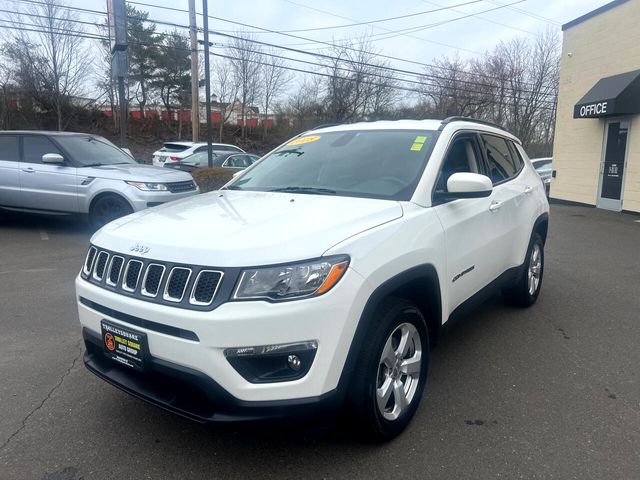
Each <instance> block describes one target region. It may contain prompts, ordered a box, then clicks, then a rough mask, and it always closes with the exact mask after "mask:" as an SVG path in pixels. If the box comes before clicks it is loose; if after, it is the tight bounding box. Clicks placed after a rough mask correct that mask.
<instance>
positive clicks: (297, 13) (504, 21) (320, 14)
mask: <svg viewBox="0 0 640 480" xmlns="http://www.w3.org/2000/svg"><path fill="white" fill-rule="evenodd" d="M2 1H3V0H0V3H1V2H2ZM516 1H517V0H476V1H472V0H394V1H389V0H324V1H322V2H319V1H314V0H209V4H208V5H209V15H213V16H216V17H221V18H224V19H226V20H233V21H236V22H242V23H246V24H249V25H254V26H257V27H263V28H267V29H271V30H277V31H280V32H282V31H287V30H299V29H309V28H320V27H335V26H339V25H346V24H352V23H356V22H370V21H374V20H380V19H385V18H389V17H397V16H405V15H410V14H418V15H413V16H411V17H407V18H401V19H397V20H391V21H384V22H378V23H375V24H373V25H360V26H352V27H348V28H330V29H324V30H319V31H307V32H298V33H291V35H298V36H302V37H305V38H308V39H311V40H319V41H332V40H339V39H342V38H346V37H353V36H356V35H359V34H363V33H369V34H373V35H374V37H373V38H374V39H375V42H374V45H375V48H377V49H378V51H379V52H381V53H382V54H384V55H390V56H394V57H399V58H402V59H405V60H412V61H417V62H421V63H428V62H430V61H431V60H432V59H433V58H434V57H439V56H442V55H449V56H454V55H456V54H458V55H460V56H461V57H474V56H478V55H481V54H482V53H483V52H484V51H486V50H490V49H491V48H493V47H494V46H495V45H496V44H497V43H498V42H500V41H501V40H505V41H506V40H509V39H511V38H513V37H514V36H525V37H530V38H534V37H535V35H537V34H540V33H541V32H543V31H544V30H545V29H547V28H553V29H557V30H558V31H560V26H561V25H562V24H563V23H566V22H568V21H570V20H572V19H574V18H576V17H579V16H581V15H583V14H585V13H587V12H590V11H591V10H593V9H595V8H598V7H600V6H602V5H604V4H606V3H608V1H607V0H562V1H559V0H521V1H520V2H518V3H514V2H516ZM139 2H140V3H146V4H150V5H151V4H153V5H158V6H160V7H162V6H164V7H172V8H177V9H185V10H186V9H187V8H188V0H139ZM70 3H71V4H72V5H74V6H77V7H83V8H90V9H95V10H102V11H104V10H106V0H70ZM130 3H132V4H134V6H135V7H136V8H139V9H142V10H146V11H148V12H149V15H150V18H152V19H156V20H162V21H170V22H174V23H178V24H183V25H187V24H188V15H187V13H186V12H184V13H183V12H176V11H169V10H166V9H162V8H155V7H148V6H142V5H139V4H138V5H135V2H130ZM461 4H465V5H461ZM196 5H197V10H198V11H199V12H200V11H201V9H202V0H196ZM504 5H508V6H504ZM442 7H448V8H446V9H443V10H441V11H436V12H430V13H421V12H428V11H430V10H435V9H440V8H442ZM487 10H491V11H487ZM485 11H486V13H480V12H485ZM471 14H474V15H471ZM91 17H92V15H91V14H87V15H84V14H83V16H82V18H83V19H89V18H91ZM93 20H96V17H95V16H93ZM201 22H202V17H201V16H199V17H198V23H199V25H200V26H201ZM209 27H210V29H212V30H220V31H227V32H231V31H233V30H235V29H238V28H240V27H238V26H237V25H233V24H231V23H228V22H224V21H220V20H210V23H209ZM159 28H160V30H166V29H168V28H170V27H159ZM413 28H422V30H419V31H416V32H413V33H404V34H402V33H401V34H397V33H393V32H396V31H398V30H405V31H406V30H408V29H409V30H410V29H413ZM248 29H249V30H253V31H255V30H254V29H252V28H248ZM255 36H256V38H259V39H260V40H264V41H265V42H270V43H276V44H278V45H287V46H290V45H295V47H296V48H301V49H305V50H312V51H316V50H317V49H321V48H322V47H323V45H322V44H314V43H311V42H309V41H308V40H303V39H300V38H295V37H291V36H285V35H279V34H272V33H256V34H255ZM211 41H213V42H220V43H222V42H224V39H223V38H221V37H218V36H211ZM282 54H283V55H287V56H290V57H297V58H305V59H306V60H313V57H311V58H310V57H304V56H302V57H301V56H296V55H295V54H292V53H288V52H282ZM391 63H392V65H393V66H395V67H398V68H410V69H413V70H420V69H421V67H420V66H418V65H415V64H414V65H412V64H410V63H406V62H402V61H399V60H393V61H391ZM292 65H295V66H297V67H299V68H306V69H308V68H310V67H309V66H304V65H299V64H297V65H296V64H292Z"/></svg>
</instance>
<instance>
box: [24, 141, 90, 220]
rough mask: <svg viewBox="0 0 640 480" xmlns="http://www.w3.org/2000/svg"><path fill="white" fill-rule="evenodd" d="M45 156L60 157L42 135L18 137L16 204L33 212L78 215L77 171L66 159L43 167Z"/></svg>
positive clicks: (54, 147)
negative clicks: (18, 176) (18, 191)
mask: <svg viewBox="0 0 640 480" xmlns="http://www.w3.org/2000/svg"><path fill="white" fill-rule="evenodd" d="M47 153H57V154H59V155H62V156H63V157H64V153H63V152H62V150H61V149H60V148H58V146H57V145H56V144H55V143H53V141H51V139H49V138H48V137H46V136H45V135H35V134H34V135H23V136H22V158H21V161H20V199H21V200H20V203H21V204H22V206H23V207H24V208H29V209H35V210H50V211H56V212H70V213H75V212H78V211H79V210H78V186H77V168H76V167H75V166H74V165H72V164H71V162H70V159H68V158H65V161H64V163H62V164H45V163H43V162H42V156H43V155H45V154H47Z"/></svg>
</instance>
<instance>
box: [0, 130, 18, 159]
mask: <svg viewBox="0 0 640 480" xmlns="http://www.w3.org/2000/svg"><path fill="white" fill-rule="evenodd" d="M0 160H4V161H8V162H17V161H18V160H19V156H18V137H16V136H14V135H0Z"/></svg>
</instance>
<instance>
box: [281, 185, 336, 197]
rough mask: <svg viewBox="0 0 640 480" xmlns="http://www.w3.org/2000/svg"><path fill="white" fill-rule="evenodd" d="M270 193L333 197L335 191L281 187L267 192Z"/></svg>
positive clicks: (318, 188)
mask: <svg viewBox="0 0 640 480" xmlns="http://www.w3.org/2000/svg"><path fill="white" fill-rule="evenodd" d="M269 191H270V192H289V193H311V194H314V193H316V194H318V195H335V194H336V193H337V192H336V191H335V190H331V189H330V188H320V187H281V188H273V189H271V190H269Z"/></svg>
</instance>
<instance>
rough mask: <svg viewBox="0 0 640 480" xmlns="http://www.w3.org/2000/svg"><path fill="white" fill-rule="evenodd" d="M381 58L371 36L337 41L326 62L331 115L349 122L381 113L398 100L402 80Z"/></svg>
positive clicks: (328, 101) (335, 118)
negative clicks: (400, 80)
mask: <svg viewBox="0 0 640 480" xmlns="http://www.w3.org/2000/svg"><path fill="white" fill-rule="evenodd" d="M387 66H388V64H387V63H386V62H381V61H380V60H379V59H378V57H377V54H376V52H375V49H374V48H373V46H372V42H371V40H370V38H369V37H368V36H363V37H359V38H357V39H355V40H347V41H343V42H340V43H337V44H335V45H334V46H333V48H332V55H331V58H329V59H327V60H326V62H325V63H324V68H323V70H324V73H325V74H326V75H327V80H326V82H325V85H326V87H325V90H326V99H325V100H326V103H327V108H328V113H329V115H330V117H331V118H332V119H333V120H335V121H339V122H345V121H346V122H349V121H355V120H358V119H367V118H370V117H371V116H374V117H379V116H380V115H381V114H382V112H383V111H384V110H385V109H388V108H391V106H392V104H393V102H394V101H395V99H396V97H395V93H394V92H395V91H397V89H398V80H397V79H396V78H395V77H394V76H393V72H391V71H389V70H388V69H387V68H386V67H387Z"/></svg>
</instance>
